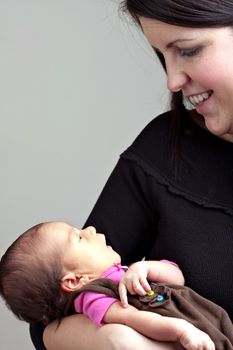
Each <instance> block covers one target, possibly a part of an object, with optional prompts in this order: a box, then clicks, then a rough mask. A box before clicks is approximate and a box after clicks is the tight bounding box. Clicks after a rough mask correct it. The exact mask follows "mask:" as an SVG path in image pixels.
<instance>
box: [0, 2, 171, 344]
mask: <svg viewBox="0 0 233 350" xmlns="http://www.w3.org/2000/svg"><path fill="white" fill-rule="evenodd" d="M118 5H119V1H111V0H20V1H19V0H6V1H4V0H0V47H1V55H0V81H1V83H0V118H1V127H0V159H1V171H0V184H1V189H0V192H1V193H0V209H1V211H0V212H1V220H0V227H1V231H0V253H1V255H2V254H3V252H4V251H5V249H6V248H7V247H8V245H9V244H10V243H11V242H12V241H13V240H14V239H15V238H16V237H17V236H18V235H19V234H20V233H22V232H24V231H25V230H26V229H27V228H29V227H30V226H32V225H34V224H36V223H39V222H42V221H52V220H64V221H67V222H70V223H72V224H73V225H76V226H77V227H81V226H82V225H83V224H84V222H85V219H86V218H87V216H88V214H89V212H90V210H91V208H92V207H93V205H94V203H95V201H96V199H97V197H98V195H99V193H100V191H101V189H102V187H103V185H104V183H105V182H106V180H107V178H108V176H109V174H110V172H111V171H112V169H113V167H114V165H115V163H116V162H117V160H118V157H119V154H120V153H121V152H123V151H124V149H125V148H127V147H128V146H129V145H130V144H131V142H132V141H133V140H134V138H135V137H136V136H137V134H138V133H139V132H140V131H141V130H142V129H143V128H144V126H145V125H146V124H147V123H148V122H149V121H150V120H151V119H153V118H154V117H155V116H156V115H157V114H158V113H160V112H162V111H164V110H166V109H167V105H168V95H167V92H166V82H165V74H164V72H163V71H162V69H161V68H160V66H159V64H158V61H157V59H156V58H155V56H154V54H153V52H152V50H151V49H150V48H149V46H148V44H147V42H146V40H145V39H144V38H143V36H142V35H141V33H140V32H139V31H138V30H137V29H135V27H134V26H133V25H132V24H131V23H130V22H129V21H128V20H127V19H126V18H124V17H122V16H119V13H118ZM0 342H1V345H0V347H1V349H4V350H12V349H24V350H27V349H28V350H29V349H33V346H32V343H31V341H30V339H29V334H28V325H27V324H26V323H24V322H22V321H19V320H17V319H16V318H15V317H14V316H13V315H11V313H10V311H9V310H7V308H6V307H5V305H4V303H3V302H2V301H1V302H0Z"/></svg>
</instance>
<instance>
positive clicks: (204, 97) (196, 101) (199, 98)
mask: <svg viewBox="0 0 233 350" xmlns="http://www.w3.org/2000/svg"><path fill="white" fill-rule="evenodd" d="M210 95H212V91H207V92H204V93H203V94H199V95H195V96H194V95H193V96H189V97H188V100H189V102H191V103H192V105H193V106H196V105H198V104H199V103H201V102H203V101H205V100H207V99H208V98H209V97H210Z"/></svg>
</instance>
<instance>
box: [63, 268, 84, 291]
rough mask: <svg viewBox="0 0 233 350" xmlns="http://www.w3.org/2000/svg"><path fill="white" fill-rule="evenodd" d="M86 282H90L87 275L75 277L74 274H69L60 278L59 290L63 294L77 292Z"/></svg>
mask: <svg viewBox="0 0 233 350" xmlns="http://www.w3.org/2000/svg"><path fill="white" fill-rule="evenodd" d="M88 282H90V279H89V277H88V276H87V275H84V276H77V275H75V273H73V272H70V273H68V274H67V275H65V276H64V277H63V278H62V280H61V288H62V289H63V290H64V291H65V292H74V291H75V290H78V289H79V288H81V287H82V286H84V285H85V284H87V283H88Z"/></svg>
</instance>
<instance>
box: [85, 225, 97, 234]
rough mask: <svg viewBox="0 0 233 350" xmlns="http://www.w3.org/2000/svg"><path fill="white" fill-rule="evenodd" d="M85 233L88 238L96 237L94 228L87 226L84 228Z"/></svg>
mask: <svg viewBox="0 0 233 350" xmlns="http://www.w3.org/2000/svg"><path fill="white" fill-rule="evenodd" d="M85 231H86V232H87V234H89V235H90V236H96V229H95V227H94V226H88V227H86V228H85Z"/></svg>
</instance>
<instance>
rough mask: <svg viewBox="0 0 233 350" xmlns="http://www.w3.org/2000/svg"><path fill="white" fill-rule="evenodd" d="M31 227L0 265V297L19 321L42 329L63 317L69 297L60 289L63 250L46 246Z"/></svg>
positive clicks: (39, 227)
mask: <svg viewBox="0 0 233 350" xmlns="http://www.w3.org/2000/svg"><path fill="white" fill-rule="evenodd" d="M44 225H45V224H38V225H36V226H33V227H32V228H30V229H29V230H27V231H26V232H24V233H23V234H22V235H21V236H19V237H18V238H17V239H16V240H15V241H14V242H13V243H12V245H11V246H10V247H9V248H8V249H7V251H6V252H5V254H4V255H3V256H2V258H1V262H0V294H1V296H2V297H3V299H4V300H5V302H6V305H7V306H8V307H9V309H10V310H11V311H12V312H13V313H14V314H15V316H16V317H17V318H19V319H20V320H24V321H26V322H29V323H34V322H42V323H43V324H44V325H46V324H48V323H49V322H51V321H53V320H55V319H61V318H62V317H63V316H64V315H65V314H66V309H67V303H68V304H69V305H70V295H69V294H70V293H66V292H64V291H63V290H62V289H61V287H60V281H61V278H62V273H63V265H62V248H61V249H59V247H58V246H57V245H55V244H54V246H51V245H50V246H48V245H47V246H46V244H44V242H42V239H41V235H40V232H41V230H43V229H44Z"/></svg>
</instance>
